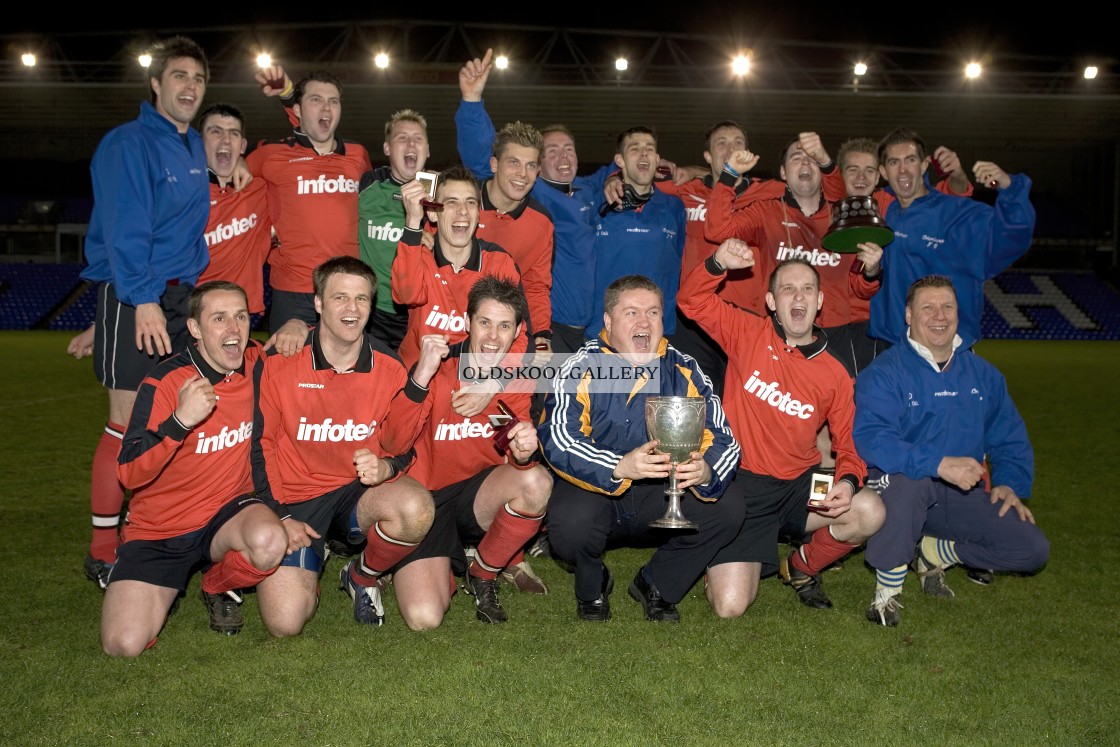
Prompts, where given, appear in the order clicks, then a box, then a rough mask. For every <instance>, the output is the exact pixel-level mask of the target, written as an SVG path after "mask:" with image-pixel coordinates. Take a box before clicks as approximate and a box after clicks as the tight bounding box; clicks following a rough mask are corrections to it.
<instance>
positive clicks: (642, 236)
mask: <svg viewBox="0 0 1120 747" xmlns="http://www.w3.org/2000/svg"><path fill="white" fill-rule="evenodd" d="M601 192H602V189H600V193H601ZM596 216H598V213H596ZM686 220H687V217H686V214H685V209H684V203H683V202H681V200H680V198H679V197H674V196H673V195H667V194H665V193H664V192H662V191H661V190H659V189H654V190H653V196H652V197H650V199H649V202H647V203H646V204H645V205H643V206H642V207H641V208H639V209H636V210H624V211H622V212H614V211H611V212H609V213H607V214H606V215H605V216H603V217H602V218H599V223H598V225H597V226H596V229H595V291H594V299H595V308H594V313H593V314H592V319H591V323H590V324H589V325H588V326H587V336H588V337H589V338H590V337H594V336H596V335H598V334H599V331H600V330H601V329H603V294H604V293H605V292H606V290H607V286H608V285H610V284H611V283H612V282H614V281H615V280H617V279H618V278H620V277H622V276H623V275H645V276H646V277H648V278H649V279H650V280H652V281H653V282H654V283H656V284H657V287H658V288H660V289H661V293H662V294H663V295H664V297H665V308H664V313H663V315H662V316H663V319H664V324H665V334H667V335H671V334H673V333H674V332H676V331H677V288H679V287H680V284H681V264H682V262H683V261H684V239H685V233H684V232H685V223H686Z"/></svg>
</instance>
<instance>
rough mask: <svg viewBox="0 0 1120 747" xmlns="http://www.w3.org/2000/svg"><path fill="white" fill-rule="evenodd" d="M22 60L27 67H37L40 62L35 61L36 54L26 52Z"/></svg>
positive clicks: (21, 57)
mask: <svg viewBox="0 0 1120 747" xmlns="http://www.w3.org/2000/svg"><path fill="white" fill-rule="evenodd" d="M20 60H22V61H23V64H24V66H26V67H35V64H36V63H37V62H38V60H37V59H35V53H34V52H24V53H23V55H21V56H20Z"/></svg>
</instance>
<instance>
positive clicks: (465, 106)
mask: <svg viewBox="0 0 1120 747" xmlns="http://www.w3.org/2000/svg"><path fill="white" fill-rule="evenodd" d="M455 133H456V139H457V142H458V148H459V158H461V159H462V160H463V163H464V164H465V165H466V167H467V168H469V169H470V170H471V172H472V173H473V174H474V175H475V177H476V178H477V179H479V180H480V181H481V180H483V179H488V178H490V177H491V176H493V175H494V172H493V171H491V170H490V156H491V155H492V153H493V148H494V123H493V122H492V121H491V120H490V115H489V114H487V112H486V107H485V105H484V104H483V102H481V101H460V102H459V109H458V110H457V111H456V112H455ZM612 170H613V166H611V167H603V168H602V169H600V170H599V171H598V172H596V173H595V174H594V175H592V176H579V177H576V178H575V180H574V181H573V182H572V191H571V193H570V194H569V193H567V192H564V191H561V190H560V189H558V188H556V187H554V186H552V185H550V184H549V183H547V182H546V181H545V180H544V179H541V178H538V179H537V181H536V183H535V184H534V185H533V189H532V192H531V194H532V196H533V198H534V199H535V200H536V201H537V202H539V203H540V204H541V205H543V206H544V207H545V209H547V210H548V212H549V217H551V218H552V225H553V228H554V234H553V239H552V241H553V249H552V251H553V256H552V295H551V300H552V321H553V323H554V324H556V323H558V324H565V325H568V326H569V327H586V326H587V325H588V324H590V323H591V317H592V312H593V309H594V308H595V307H598V308H602V305H603V299H602V297H600V298H599V299H598V303H597V304H596V303H595V300H594V297H593V295H592V294H593V292H594V277H595V222H596V221H597V220H598V218H599V214H598V212H596V211H597V209H598V206H599V205H600V204H602V202H603V181H604V180H605V179H606V176H607V174H609V173H610V172H611V171H612Z"/></svg>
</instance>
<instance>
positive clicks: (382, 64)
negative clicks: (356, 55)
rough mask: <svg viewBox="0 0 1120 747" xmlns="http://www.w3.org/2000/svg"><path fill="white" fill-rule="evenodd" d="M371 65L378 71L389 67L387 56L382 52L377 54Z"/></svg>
mask: <svg viewBox="0 0 1120 747" xmlns="http://www.w3.org/2000/svg"><path fill="white" fill-rule="evenodd" d="M373 64H374V65H376V66H377V69H378V70H384V69H386V68H387V67H389V55H387V54H386V53H384V52H378V53H377V54H375V55H374V56H373Z"/></svg>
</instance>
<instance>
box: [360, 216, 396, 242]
mask: <svg viewBox="0 0 1120 747" xmlns="http://www.w3.org/2000/svg"><path fill="white" fill-rule="evenodd" d="M403 235H404V228H403V227H402V226H394V225H393V221H389V222H388V223H386V224H385V225H383V226H378V225H374V222H373V221H372V220H367V221H366V238H367V239H376V240H378V241H393V242H397V241H400V240H401V236H403Z"/></svg>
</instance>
